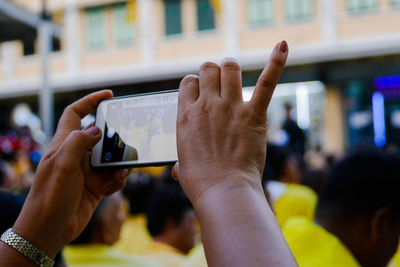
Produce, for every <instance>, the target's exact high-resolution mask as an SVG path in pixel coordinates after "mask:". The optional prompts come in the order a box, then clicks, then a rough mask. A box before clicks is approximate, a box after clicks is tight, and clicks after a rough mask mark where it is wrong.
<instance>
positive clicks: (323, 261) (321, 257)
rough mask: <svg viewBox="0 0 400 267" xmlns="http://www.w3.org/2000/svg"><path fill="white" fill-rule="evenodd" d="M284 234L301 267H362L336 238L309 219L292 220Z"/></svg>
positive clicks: (285, 228)
mask: <svg viewBox="0 0 400 267" xmlns="http://www.w3.org/2000/svg"><path fill="white" fill-rule="evenodd" d="M283 234H284V236H285V238H286V240H287V242H288V244H289V247H290V248H291V250H292V252H293V255H294V257H295V258H296V260H297V263H298V264H299V266H301V267H303V266H304V267H317V266H318V267H320V266H324V267H336V266H340V267H358V266H360V265H359V264H358V262H357V260H356V259H355V258H354V257H353V255H352V254H351V252H350V251H349V250H348V249H347V248H346V246H345V245H344V244H342V243H341V241H340V240H339V239H338V238H337V237H336V236H334V235H333V234H331V233H329V232H328V231H326V230H325V229H324V228H323V227H322V226H319V225H316V224H314V223H313V222H312V221H310V220H309V219H307V218H304V217H297V218H292V219H290V220H289V221H288V222H287V223H286V225H285V226H284V228H283Z"/></svg>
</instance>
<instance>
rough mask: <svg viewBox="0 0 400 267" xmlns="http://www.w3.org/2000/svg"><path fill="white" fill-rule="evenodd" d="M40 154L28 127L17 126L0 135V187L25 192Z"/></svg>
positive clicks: (30, 182)
mask: <svg viewBox="0 0 400 267" xmlns="http://www.w3.org/2000/svg"><path fill="white" fill-rule="evenodd" d="M41 156H42V154H41V151H40V147H39V145H38V144H37V143H36V142H35V141H34V139H33V138H32V136H31V132H30V129H29V127H27V126H24V127H19V128H17V129H16V130H10V131H8V132H6V133H5V134H3V135H0V187H1V189H2V190H8V191H10V192H14V193H22V194H24V193H27V192H28V191H29V188H30V186H31V184H32V181H33V177H34V175H35V170H36V167H37V165H38V164H39V161H40V158H41Z"/></svg>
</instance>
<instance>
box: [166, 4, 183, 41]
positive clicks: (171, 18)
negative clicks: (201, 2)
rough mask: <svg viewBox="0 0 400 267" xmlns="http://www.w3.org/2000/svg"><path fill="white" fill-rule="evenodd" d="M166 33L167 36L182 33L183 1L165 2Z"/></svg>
mask: <svg viewBox="0 0 400 267" xmlns="http://www.w3.org/2000/svg"><path fill="white" fill-rule="evenodd" d="M164 4H165V33H166V34H167V35H172V34H179V33H182V20H181V0H164Z"/></svg>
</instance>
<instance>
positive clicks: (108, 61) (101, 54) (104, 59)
mask: <svg viewBox="0 0 400 267" xmlns="http://www.w3.org/2000/svg"><path fill="white" fill-rule="evenodd" d="M139 61H140V51H139V49H138V48H137V47H123V46H121V47H115V48H113V49H107V50H102V49H99V50H97V51H91V52H88V53H85V54H84V55H83V57H82V67H83V68H84V69H85V70H95V69H105V68H108V67H117V66H125V65H130V64H135V63H139Z"/></svg>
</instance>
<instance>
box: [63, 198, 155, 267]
mask: <svg viewBox="0 0 400 267" xmlns="http://www.w3.org/2000/svg"><path fill="white" fill-rule="evenodd" d="M124 219H125V215H124V213H123V210H122V197H121V196H120V194H119V193H116V194H114V195H113V196H110V197H105V198H103V199H102V201H101V202H100V204H99V206H98V207H97V209H96V211H95V212H94V214H93V216H92V218H91V220H90V222H89V223H88V225H87V226H86V228H85V229H84V230H83V232H82V233H81V234H80V235H79V236H78V238H76V239H75V240H74V241H73V242H72V244H71V245H68V246H66V247H65V248H64V250H63V256H64V259H65V261H66V263H67V265H68V266H71V267H81V266H96V267H98V266H99V267H102V266H104V267H105V266H116V267H125V266H126V267H128V266H130V267H132V266H143V267H156V266H160V265H159V264H158V263H156V262H154V261H151V260H149V259H146V258H143V257H140V256H135V255H130V254H124V253H121V252H118V251H117V250H115V249H113V248H112V245H113V244H114V243H115V242H116V241H117V240H118V239H119V235H120V231H121V226H122V223H123V221H124Z"/></svg>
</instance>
